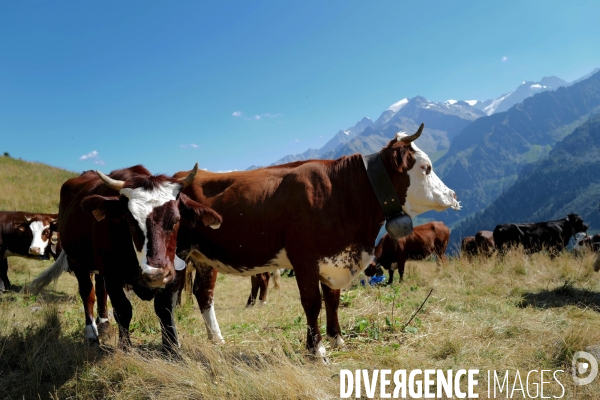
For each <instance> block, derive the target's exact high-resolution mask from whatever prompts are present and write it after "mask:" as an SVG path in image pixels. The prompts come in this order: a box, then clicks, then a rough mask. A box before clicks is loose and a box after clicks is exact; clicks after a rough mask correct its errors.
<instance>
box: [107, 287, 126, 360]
mask: <svg viewBox="0 0 600 400" xmlns="http://www.w3.org/2000/svg"><path fill="white" fill-rule="evenodd" d="M104 283H105V284H106V290H107V292H108V296H109V297H110V302H111V303H112V306H113V313H114V317H115V320H116V321H117V325H118V326H119V347H120V348H121V349H123V350H127V349H128V348H129V347H130V346H131V339H130V338H129V324H130V323H131V318H132V316H133V310H132V308H131V303H130V302H129V299H128V298H127V296H126V295H125V292H124V291H123V285H122V284H121V285H120V284H119V283H118V282H113V281H112V280H111V279H106V277H105V280H104Z"/></svg>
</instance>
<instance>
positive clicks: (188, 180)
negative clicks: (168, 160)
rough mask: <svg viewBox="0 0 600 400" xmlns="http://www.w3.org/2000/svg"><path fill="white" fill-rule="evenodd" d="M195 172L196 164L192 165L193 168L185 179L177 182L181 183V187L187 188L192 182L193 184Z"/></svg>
mask: <svg viewBox="0 0 600 400" xmlns="http://www.w3.org/2000/svg"><path fill="white" fill-rule="evenodd" d="M196 172H198V163H196V165H194V168H193V169H192V170H191V171H190V173H189V174H188V175H187V176H186V177H185V178H181V179H179V182H181V186H183V187H187V186H189V185H190V184H191V183H192V182H194V178H195V177H196Z"/></svg>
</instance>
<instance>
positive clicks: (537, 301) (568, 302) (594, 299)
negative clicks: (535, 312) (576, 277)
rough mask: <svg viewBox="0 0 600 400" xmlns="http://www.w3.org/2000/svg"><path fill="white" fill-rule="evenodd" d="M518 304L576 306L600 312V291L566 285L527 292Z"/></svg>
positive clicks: (555, 306) (522, 305) (548, 306)
mask: <svg viewBox="0 0 600 400" xmlns="http://www.w3.org/2000/svg"><path fill="white" fill-rule="evenodd" d="M518 306H519V307H523V308H524V307H528V306H531V307H535V308H541V309H548V308H558V307H565V306H576V307H579V308H590V309H592V310H594V311H597V312H600V293H598V292H592V291H590V290H587V289H579V288H574V287H572V286H569V285H564V286H560V287H558V288H555V289H551V290H542V291H539V292H535V293H534V292H526V293H524V294H523V295H522V296H521V300H520V301H519V303H518Z"/></svg>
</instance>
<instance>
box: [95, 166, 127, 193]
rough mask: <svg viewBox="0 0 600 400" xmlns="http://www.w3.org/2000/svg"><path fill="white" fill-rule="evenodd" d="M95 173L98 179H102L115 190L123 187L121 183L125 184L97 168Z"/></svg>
mask: <svg viewBox="0 0 600 400" xmlns="http://www.w3.org/2000/svg"><path fill="white" fill-rule="evenodd" d="M96 173H97V174H98V176H99V177H100V179H102V181H103V182H104V183H105V184H106V186H108V187H109V188H111V189H114V190H116V191H117V192H119V191H120V190H121V189H123V185H125V181H118V180H116V179H113V178H110V177H108V176H106V175H104V174H103V173H102V172H100V171H98V170H96Z"/></svg>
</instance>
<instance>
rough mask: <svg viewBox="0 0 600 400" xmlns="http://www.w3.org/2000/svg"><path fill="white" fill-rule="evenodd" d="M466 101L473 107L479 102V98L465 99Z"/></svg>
mask: <svg viewBox="0 0 600 400" xmlns="http://www.w3.org/2000/svg"><path fill="white" fill-rule="evenodd" d="M465 103H467V104H468V105H470V106H471V107H473V106H474V105H475V104H477V103H479V100H465Z"/></svg>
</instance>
